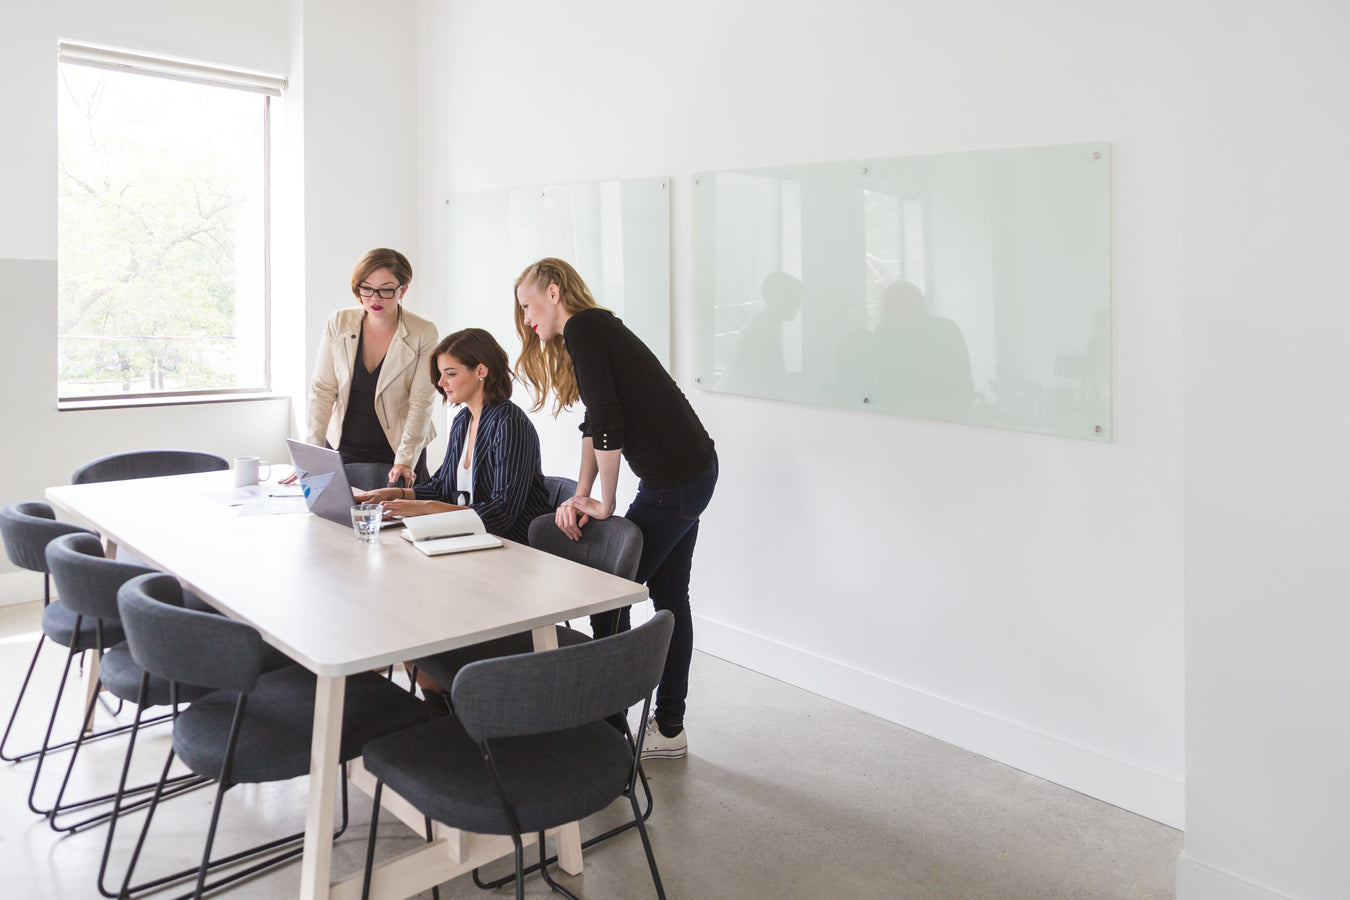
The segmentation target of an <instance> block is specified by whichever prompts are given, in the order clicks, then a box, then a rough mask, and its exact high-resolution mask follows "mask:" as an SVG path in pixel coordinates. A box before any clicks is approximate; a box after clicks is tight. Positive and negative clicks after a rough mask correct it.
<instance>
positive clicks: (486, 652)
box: [413, 625, 590, 690]
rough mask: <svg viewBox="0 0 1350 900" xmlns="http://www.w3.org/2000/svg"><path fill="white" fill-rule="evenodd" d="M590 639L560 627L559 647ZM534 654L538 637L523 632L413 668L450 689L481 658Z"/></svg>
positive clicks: (448, 653)
mask: <svg viewBox="0 0 1350 900" xmlns="http://www.w3.org/2000/svg"><path fill="white" fill-rule="evenodd" d="M589 640H590V637H589V636H588V635H586V634H583V633H582V632H580V631H577V630H576V629H575V628H567V627H565V626H563V625H559V626H558V646H559V647H572V646H575V645H577V644H584V643H585V642H586V641H589ZM533 652H534V638H533V637H532V636H531V635H530V632H528V631H522V632H521V633H520V634H512V635H508V636H506V637H504V638H497V639H496V640H491V641H484V642H483V643H481V644H471V645H470V646H468V647H459V648H457V649H454V650H446V651H445V652H444V653H437V654H436V655H435V656H424V657H423V658H421V659H418V660H414V661H413V665H415V666H417V668H419V669H421V670H422V671H424V672H426V673H427V674H428V675H430V676H431V677H432V678H434V679H436V683H437V684H439V685H440V686H441V687H443V688H445V689H446V690H449V689H450V685H452V684H454V683H455V676H456V675H458V674H459V670H460V669H462V668H464V667H465V666H467V665H468V664H469V663H472V662H478V661H479V660H480V659H496V658H497V657H499V656H513V655H515V654H517V653H533Z"/></svg>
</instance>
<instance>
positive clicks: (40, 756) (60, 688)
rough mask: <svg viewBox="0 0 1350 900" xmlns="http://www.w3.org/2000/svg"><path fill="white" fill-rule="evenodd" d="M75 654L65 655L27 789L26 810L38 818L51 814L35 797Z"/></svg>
mask: <svg viewBox="0 0 1350 900" xmlns="http://www.w3.org/2000/svg"><path fill="white" fill-rule="evenodd" d="M76 622H77V623H78V622H79V620H78V619H76ZM77 627H78V624H77ZM75 653H76V651H75V650H74V649H73V648H72V649H71V651H70V652H69V653H68V654H66V668H65V671H63V672H62V673H61V683H60V684H58V685H57V686H56V700H55V701H53V703H52V715H51V718H50V719H48V720H47V731H46V733H45V734H44V735H43V737H42V748H41V749H40V750H38V753H37V767H36V768H35V769H34V770H33V783H32V784H31V785H29V787H28V808H29V809H31V810H32V811H33V812H35V813H37V814H38V815H40V816H45V815H47V813H49V812H51V809H50V808H48V809H39V808H38V806H37V800H36V797H37V786H38V779H39V778H40V777H41V776H42V764H43V762H45V761H46V758H47V754H48V753H49V752H50V751H51V750H53V749H54V748H53V747H52V746H51V741H52V730H53V729H55V728H56V714H57V713H58V712H60V710H61V695H62V694H64V693H65V690H66V681H67V679H69V678H70V664H71V663H72V662H73V661H74V659H75ZM81 728H83V723H82V724H81ZM81 734H83V731H81Z"/></svg>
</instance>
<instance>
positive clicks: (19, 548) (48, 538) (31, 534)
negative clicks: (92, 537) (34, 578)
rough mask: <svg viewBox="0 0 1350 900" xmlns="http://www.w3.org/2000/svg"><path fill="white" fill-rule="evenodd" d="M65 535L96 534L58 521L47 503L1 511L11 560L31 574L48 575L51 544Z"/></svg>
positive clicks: (2, 531)
mask: <svg viewBox="0 0 1350 900" xmlns="http://www.w3.org/2000/svg"><path fill="white" fill-rule="evenodd" d="M63 534H93V532H92V531H90V530H89V529H87V528H81V527H80V526H78V525H71V524H70V523H69V522H58V521H56V514H55V513H53V512H52V508H51V507H50V506H48V505H47V504H45V503H38V502H36V501H29V502H24V503H11V504H9V505H8V506H6V507H3V508H0V535H3V537H4V540H5V553H6V554H7V555H8V556H9V561H10V562H12V563H14V565H16V566H18V567H19V568H21V569H28V570H29V571H30V572H47V571H48V569H47V544H49V543H51V542H52V541H53V540H55V539H56V538H59V537H61V535H63Z"/></svg>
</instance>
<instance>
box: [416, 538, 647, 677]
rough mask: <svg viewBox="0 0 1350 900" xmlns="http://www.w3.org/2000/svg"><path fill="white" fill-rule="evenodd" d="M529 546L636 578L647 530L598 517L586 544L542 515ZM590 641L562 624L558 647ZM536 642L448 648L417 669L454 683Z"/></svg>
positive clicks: (520, 638) (522, 638)
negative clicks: (477, 666) (462, 673)
mask: <svg viewBox="0 0 1350 900" xmlns="http://www.w3.org/2000/svg"><path fill="white" fill-rule="evenodd" d="M529 535H530V537H529V540H530V546H531V547H534V548H535V549H537V550H543V551H545V552H546V553H552V554H553V555H554V556H561V557H563V558H564V559H570V560H572V561H573V562H579V563H581V564H582V565H585V566H590V567H591V568H593V569H599V570H601V571H602V572H608V573H609V574H611V575H618V576H619V577H620V578H629V579H631V578H632V577H633V576H634V575H635V574H637V566H638V560H639V559H640V558H641V557H642V531H641V530H640V529H639V528H638V527H637V526H636V525H634V524H633V523H632V522H630V521H628V520H627V519H625V518H623V517H622V516H611V517H609V518H608V519H595V520H593V521H591V522H589V523H587V525H586V527H585V528H583V529H582V530H581V540H579V541H574V540H571V539H570V538H568V537H567V535H565V534H563V533H562V531H561V530H560V529H559V528H558V526H557V524H555V522H554V520H553V516H551V515H547V514H546V515H542V516H537V517H536V518H535V519H534V521H532V522H530V531H529ZM587 640H590V638H589V637H588V636H587V635H585V634H583V633H582V632H580V631H577V630H576V629H574V628H569V627H565V626H562V625H559V626H558V646H559V647H570V646H574V645H576V644H580V643H583V642H584V641H587ZM533 649H534V640H533V639H532V638H531V636H530V633H529V632H528V631H524V632H521V633H520V634H512V635H508V636H506V637H504V638H497V639H496V640H492V641H485V642H483V643H481V644H473V645H471V646H469V647H460V648H458V649H456V650H447V651H446V652H444V653H438V654H436V655H435V656H428V657H424V658H422V659H419V660H417V661H416V665H417V667H418V669H420V670H422V671H424V672H426V673H427V674H428V675H430V676H431V677H432V678H434V679H436V682H437V683H438V684H441V685H449V684H451V683H453V682H454V680H455V675H456V674H458V673H459V670H460V669H462V668H464V667H465V666H467V665H468V664H469V663H471V662H475V661H477V660H480V659H492V658H493V657H496V656H506V655H507V654H510V653H529V652H530V651H531V650H533Z"/></svg>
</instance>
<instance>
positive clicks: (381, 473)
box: [342, 462, 393, 491]
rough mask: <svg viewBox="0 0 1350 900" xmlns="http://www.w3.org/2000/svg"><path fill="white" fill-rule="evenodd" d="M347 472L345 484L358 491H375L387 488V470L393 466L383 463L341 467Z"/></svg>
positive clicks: (361, 463)
mask: <svg viewBox="0 0 1350 900" xmlns="http://www.w3.org/2000/svg"><path fill="white" fill-rule="evenodd" d="M342 468H343V469H345V470H346V472H347V483H348V484H350V485H351V486H352V487H354V488H356V489H357V490H358V491H377V490H379V489H380V488H387V487H389V470H390V469H392V468H393V466H388V465H385V464H384V463H370V462H360V463H347V464H346V465H344V466H343V467H342Z"/></svg>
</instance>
